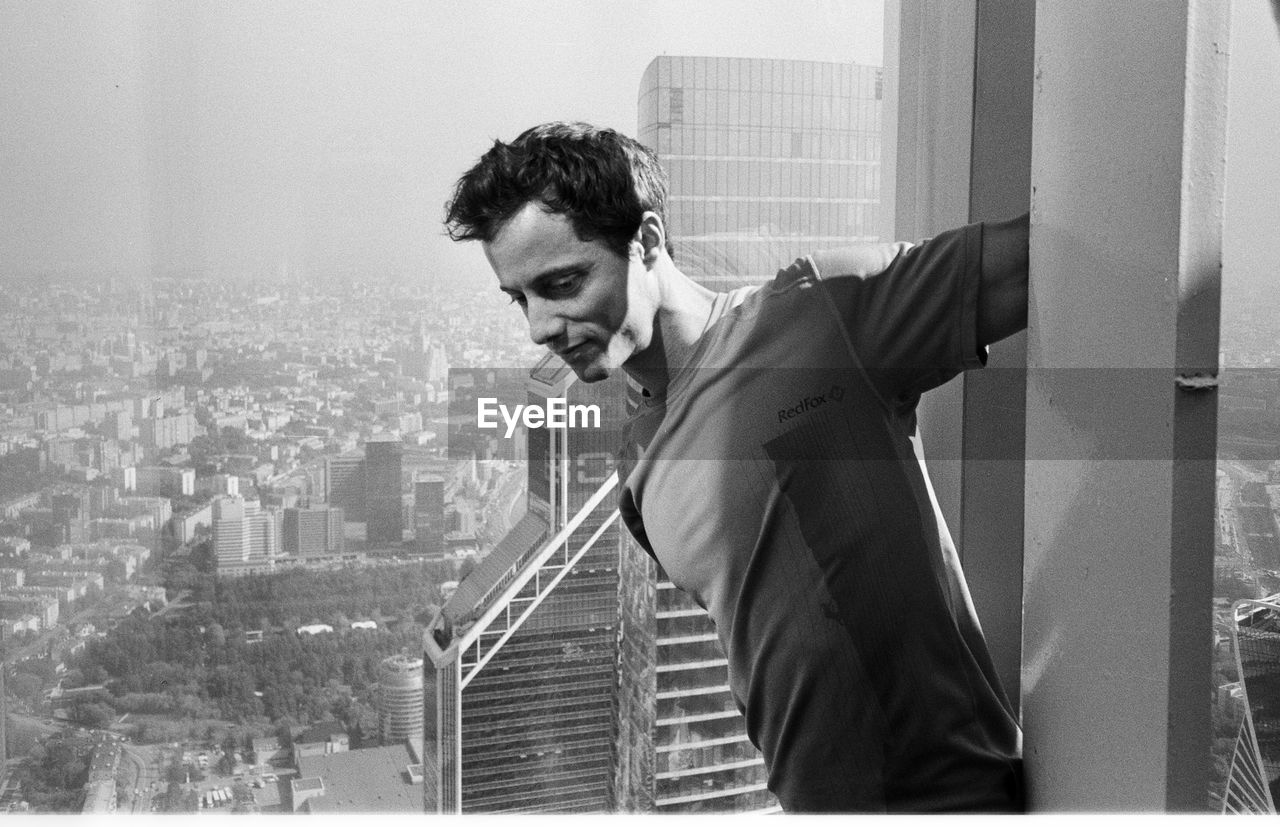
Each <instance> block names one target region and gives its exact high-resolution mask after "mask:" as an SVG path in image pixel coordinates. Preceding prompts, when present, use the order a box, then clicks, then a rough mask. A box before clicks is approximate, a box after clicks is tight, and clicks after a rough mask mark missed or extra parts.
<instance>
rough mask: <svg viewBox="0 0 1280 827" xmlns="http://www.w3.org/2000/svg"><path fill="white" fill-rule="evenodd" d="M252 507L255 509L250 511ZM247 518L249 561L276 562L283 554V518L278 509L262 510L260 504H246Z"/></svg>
mask: <svg viewBox="0 0 1280 827" xmlns="http://www.w3.org/2000/svg"><path fill="white" fill-rule="evenodd" d="M250 505H252V506H253V509H252V510H251V509H250ZM245 512H246V514H245V516H246V519H247V521H248V523H249V559H250V560H251V561H263V560H270V561H273V560H275V558H276V557H278V556H280V554H281V548H280V546H281V543H280V533H281V532H280V529H281V522H282V520H281V517H282V516H283V515H282V514H281V512H280V509H278V508H261V507H259V504H258V503H256V502H254V503H251V504H250V503H246V508H245Z"/></svg>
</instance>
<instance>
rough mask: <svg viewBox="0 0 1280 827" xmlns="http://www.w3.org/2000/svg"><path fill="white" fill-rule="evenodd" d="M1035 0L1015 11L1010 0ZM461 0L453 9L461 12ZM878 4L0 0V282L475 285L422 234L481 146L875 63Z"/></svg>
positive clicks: (1249, 87) (1240, 175) (1273, 201)
mask: <svg viewBox="0 0 1280 827" xmlns="http://www.w3.org/2000/svg"><path fill="white" fill-rule="evenodd" d="M1028 2H1030V0H1028ZM463 9H465V13H464V12H463V11H462V10H463ZM881 14H882V0H785V2H775V1H774V0H679V1H678V2H677V0H645V2H636V1H635V0H609V2H602V1H601V0H525V2H514V0H490V1H489V2H486V3H467V4H463V3H449V2H444V0H398V1H396V2H377V3H373V2H366V3H359V4H357V3H355V2H348V1H347V0H344V2H337V0H334V1H333V2H316V0H306V1H305V2H303V0H256V1H254V0H202V2H193V0H100V1H99V2H76V3H72V2H60V1H59V0H39V2H30V0H0V225H2V226H3V227H4V230H3V232H0V284H2V283H3V282H2V280H3V278H4V277H5V275H7V274H10V273H18V272H24V271H30V270H42V269H65V270H77V271H87V272H110V271H118V272H136V273H143V274H148V273H151V272H160V271H163V270H164V269H166V268H169V267H190V268H193V269H204V268H215V269H226V270H230V271H245V272H253V273H272V272H275V271H277V270H279V269H280V268H281V267H284V266H287V267H289V268H291V269H292V270H293V271H294V272H295V273H299V272H301V273H303V274H305V273H306V272H307V271H308V269H309V268H328V269H336V270H339V271H345V272H352V273H358V272H361V271H373V272H387V271H390V272H399V273H406V274H432V273H445V274H450V275H454V276H458V277H474V274H476V273H482V274H483V273H486V272H487V270H485V266H484V264H483V259H482V257H481V256H480V254H479V251H478V250H477V249H475V246H476V245H455V244H452V243H451V242H448V241H447V240H445V239H443V238H442V236H441V234H440V222H439V219H440V216H441V206H442V203H443V201H444V200H445V199H446V198H447V196H448V194H449V190H450V187H451V185H452V183H453V181H454V180H455V179H456V177H457V176H458V175H459V174H460V173H461V172H462V171H463V170H464V169H465V168H466V167H467V166H469V165H470V163H471V162H472V161H473V160H474V159H475V158H476V157H477V156H478V155H479V154H480V153H481V152H482V151H483V150H484V149H485V148H486V147H487V146H488V144H489V142H490V141H491V140H492V139H493V138H495V137H501V138H508V139H509V138H511V137H514V136H515V134H517V133H518V132H519V131H520V130H522V129H523V128H525V127H527V126H529V125H531V124H533V123H537V122H541V121H544V120H550V119H555V118H580V119H584V120H590V121H594V122H597V123H602V124H607V125H611V126H615V127H617V128H620V129H622V130H623V131H626V132H629V133H634V131H635V128H636V95H637V90H638V86H639V82H640V77H641V75H642V73H643V71H644V69H645V67H646V66H647V65H648V63H649V61H650V60H652V58H653V57H655V56H656V55H659V54H673V55H675V54H697V55H720V56H760V57H778V58H793V59H800V58H803V59H813V60H833V61H848V60H851V61H856V62H862V63H871V64H879V63H880V62H881V58H882V55H881V50H882V40H883V35H882V26H881ZM1233 16H1234V22H1235V25H1234V26H1233V42H1232V46H1231V53H1232V89H1231V100H1230V104H1231V109H1230V111H1231V115H1230V141H1231V143H1230V157H1231V165H1230V169H1229V173H1228V231H1227V265H1228V268H1229V271H1228V272H1229V273H1230V272H1232V271H1235V272H1238V273H1240V274H1241V275H1244V276H1248V275H1252V277H1253V278H1254V279H1256V280H1262V279H1263V278H1266V279H1273V278H1274V272H1275V269H1276V268H1275V266H1274V259H1275V253H1274V251H1273V249H1272V247H1273V242H1272V239H1274V238H1275V236H1276V231H1277V229H1278V228H1280V198H1277V197H1276V195H1275V193H1277V192H1280V153H1277V152H1275V151H1274V141H1275V137H1274V136H1275V135H1276V134H1278V133H1280V115H1278V114H1277V109H1276V106H1275V102H1276V101H1278V100H1280V34H1277V27H1276V25H1275V21H1274V20H1273V19H1272V18H1271V16H1270V14H1269V11H1268V8H1267V0H1234V2H1233Z"/></svg>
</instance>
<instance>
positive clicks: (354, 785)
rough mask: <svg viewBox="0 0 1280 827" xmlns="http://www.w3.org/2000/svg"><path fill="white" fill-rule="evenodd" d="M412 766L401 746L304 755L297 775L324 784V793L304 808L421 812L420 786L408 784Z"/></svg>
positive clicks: (321, 810) (315, 811) (364, 811)
mask: <svg viewBox="0 0 1280 827" xmlns="http://www.w3.org/2000/svg"><path fill="white" fill-rule="evenodd" d="M414 763H415V762H414V760H413V756H412V755H411V754H410V752H409V748H408V747H406V746H404V745H403V744H401V745H397V746H390V747H374V748H372V749H359V750H352V751H351V752H335V753H333V754H332V755H309V756H304V757H302V758H299V759H298V773H299V775H301V776H302V777H303V778H305V779H307V780H311V779H313V778H314V779H317V780H322V781H323V783H324V794H323V795H319V796H316V797H315V798H312V799H310V800H308V801H307V803H306V805H305V806H306V808H307V809H308V810H309V811H310V812H312V813H385V812H406V813H421V812H422V808H423V799H422V796H423V791H422V787H421V786H419V785H418V784H416V783H414V782H412V781H410V773H409V766H410V765H411V764H414Z"/></svg>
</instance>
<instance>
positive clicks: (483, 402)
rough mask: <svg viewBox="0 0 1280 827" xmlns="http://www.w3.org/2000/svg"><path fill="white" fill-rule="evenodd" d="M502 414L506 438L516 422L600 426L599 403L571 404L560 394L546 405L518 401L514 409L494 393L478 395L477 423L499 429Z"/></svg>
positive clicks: (535, 425)
mask: <svg viewBox="0 0 1280 827" xmlns="http://www.w3.org/2000/svg"><path fill="white" fill-rule="evenodd" d="M499 415H501V417H502V421H503V422H504V423H505V424H506V426H507V432H506V434H504V436H505V437H506V438H507V439H510V438H511V435H512V434H514V433H515V432H516V426H518V425H521V424H523V425H524V426H525V427H526V428H599V427H600V406H599V405H570V404H569V401H568V400H567V399H564V398H563V397H559V396H549V397H547V404H546V406H545V407H544V406H542V405H516V406H515V409H514V410H512V409H511V408H508V407H507V406H506V405H500V404H498V400H497V399H496V398H495V397H492V396H481V397H478V398H477V399H476V427H477V428H484V429H491V430H496V429H497V427H498V419H497V417H498V416H499Z"/></svg>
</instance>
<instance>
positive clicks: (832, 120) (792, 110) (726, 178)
mask: <svg viewBox="0 0 1280 827" xmlns="http://www.w3.org/2000/svg"><path fill="white" fill-rule="evenodd" d="M882 92H883V79H882V71H881V69H880V68H879V67H875V66H860V65H856V64H851V63H818V62H812V61H794V60H765V59H758V58H711V57H676V56H663V57H658V58H655V59H654V61H653V62H652V63H650V64H649V67H648V69H646V70H645V73H644V78H643V80H642V82H641V86H640V97H639V130H638V136H639V139H640V141H641V142H642V143H644V144H645V145H646V146H649V147H651V148H652V149H653V150H654V151H655V152H657V153H658V156H659V158H660V159H661V160H662V163H663V166H664V167H665V168H666V169H667V172H668V174H669V176H670V179H671V189H670V195H671V197H670V201H669V208H668V216H667V218H668V221H667V223H668V231H669V233H670V235H671V237H672V240H673V244H674V247H675V261H676V265H677V266H678V267H679V268H680V269H681V270H682V271H683V272H684V273H685V274H687V275H688V276H690V277H691V278H693V279H694V280H695V281H698V282H699V283H701V284H704V285H705V286H707V287H710V288H711V289H713V290H726V289H730V288H732V287H736V286H739V285H742V284H754V283H759V282H761V281H764V280H766V279H769V278H772V277H773V275H774V274H775V273H776V272H777V271H778V269H779V268H780V267H783V266H785V265H787V264H789V263H790V262H791V261H792V260H794V259H795V258H797V257H799V256H803V255H807V254H809V253H811V252H813V251H814V250H819V249H827V248H831V247H840V246H845V245H848V244H851V243H856V242H862V241H874V240H876V239H877V238H878V233H879V230H878V227H879V208H880V151H881V148H880V141H881V98H882Z"/></svg>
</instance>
